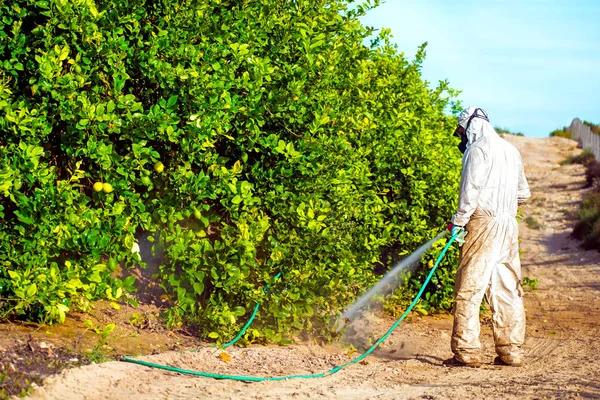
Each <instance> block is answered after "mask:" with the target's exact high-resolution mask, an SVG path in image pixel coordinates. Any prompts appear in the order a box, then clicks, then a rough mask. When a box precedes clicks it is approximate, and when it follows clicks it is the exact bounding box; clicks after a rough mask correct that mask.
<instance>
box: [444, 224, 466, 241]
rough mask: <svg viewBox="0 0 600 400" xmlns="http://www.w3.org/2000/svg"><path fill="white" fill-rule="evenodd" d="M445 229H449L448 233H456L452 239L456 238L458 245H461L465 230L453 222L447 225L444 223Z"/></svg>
mask: <svg viewBox="0 0 600 400" xmlns="http://www.w3.org/2000/svg"><path fill="white" fill-rule="evenodd" d="M446 229H448V230H449V231H450V235H452V236H454V235H456V237H455V238H454V240H456V242H457V243H458V245H459V246H462V244H463V243H464V242H465V236H467V231H466V230H465V228H464V227H462V226H460V225H454V224H453V223H449V224H448V225H446Z"/></svg>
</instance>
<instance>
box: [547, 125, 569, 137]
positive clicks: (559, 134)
mask: <svg viewBox="0 0 600 400" xmlns="http://www.w3.org/2000/svg"><path fill="white" fill-rule="evenodd" d="M550 136H551V137H552V136H557V137H563V138H567V139H573V135H572V134H571V132H569V131H568V128H567V127H566V126H565V127H564V128H562V129H555V130H553V131H552V132H550Z"/></svg>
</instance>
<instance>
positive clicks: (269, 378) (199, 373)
mask: <svg viewBox="0 0 600 400" xmlns="http://www.w3.org/2000/svg"><path fill="white" fill-rule="evenodd" d="M458 235H459V233H457V234H455V235H453V236H452V237H451V238H450V240H448V243H446V246H444V249H443V250H442V251H441V253H440V255H439V256H438V257H437V259H436V260H435V264H434V265H433V268H431V271H430V272H429V275H427V278H426V279H425V281H424V282H423V285H422V286H421V289H420V290H419V293H417V295H416V296H415V298H414V300H413V301H412V303H410V305H409V306H408V308H407V309H406V311H404V313H403V314H402V315H401V316H400V318H398V320H397V321H396V322H395V323H394V324H393V325H392V326H391V327H390V329H388V331H387V332H386V333H385V334H384V335H383V336H382V337H381V338H379V340H377V341H376V342H375V344H373V345H372V346H371V347H370V348H369V349H368V350H367V351H366V352H364V353H363V354H361V355H360V356H358V357H356V358H354V359H353V360H350V361H348V362H347V363H345V364H342V365H338V366H337V367H334V368H332V369H330V370H329V371H325V372H321V373H318V374H308V375H285V376H267V377H260V376H245V375H224V374H214V373H210V372H203V371H194V370H189V369H181V368H176V367H170V366H168V365H162V364H155V363H151V362H148V361H142V360H138V359H137V358H135V357H131V356H126V357H124V358H123V360H122V361H125V362H129V363H134V364H139V365H144V366H146V367H151V368H158V369H164V370H166V371H172V372H178V373H181V374H187V375H195V376H203V377H206V378H214V379H229V380H236V381H244V382H263V381H284V380H287V379H298V378H303V379H310V378H322V377H324V376H328V375H331V374H335V373H336V372H338V371H340V370H341V369H343V368H346V367H347V366H349V365H351V364H356V363H358V362H360V361H361V360H363V359H364V358H365V357H367V356H368V355H369V354H371V353H372V352H373V350H375V349H376V348H377V347H378V346H379V345H380V344H381V343H383V341H384V340H385V339H387V338H388V336H390V335H391V334H392V332H393V331H394V330H395V329H396V328H397V327H398V325H400V323H401V322H402V321H403V320H404V318H406V316H407V315H408V313H409V312H410V311H411V310H412V309H413V308H414V306H415V305H416V304H417V302H418V301H419V299H420V298H421V295H422V294H423V292H424V291H425V287H426V286H427V284H428V283H429V281H430V280H431V277H432V276H433V273H434V272H435V270H436V268H437V266H438V265H439V263H440V261H442V258H444V256H445V255H446V252H447V251H448V249H449V248H450V245H451V244H452V242H454V240H455V239H456V238H457V236H458ZM280 275H281V273H279V274H277V276H276V277H275V278H278V277H279V276H280ZM268 287H269V286H268V285H267V286H266V287H265V289H264V290H265V291H266V290H267V289H268ZM258 307H259V304H256V306H255V307H254V311H253V313H252V315H251V317H250V319H249V320H248V322H247V323H246V325H244V327H243V328H242V330H241V332H240V333H239V334H238V335H237V336H236V337H235V338H234V339H233V340H232V341H231V342H229V343H226V344H225V345H224V347H228V346H231V345H233V344H234V343H235V342H237V341H238V340H239V339H240V338H241V337H242V335H243V334H244V332H245V331H246V329H247V328H248V327H249V326H250V324H251V323H252V321H253V320H254V317H255V316H256V313H257V311H258Z"/></svg>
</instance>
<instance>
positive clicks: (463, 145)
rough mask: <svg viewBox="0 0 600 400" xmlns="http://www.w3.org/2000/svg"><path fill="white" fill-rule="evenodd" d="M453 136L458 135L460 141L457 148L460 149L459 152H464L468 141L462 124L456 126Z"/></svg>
mask: <svg viewBox="0 0 600 400" xmlns="http://www.w3.org/2000/svg"><path fill="white" fill-rule="evenodd" d="M454 136H458V137H459V138H460V143H459V144H458V150H460V152H461V153H462V154H465V151H466V150H467V144H468V143H469V141H468V140H467V132H466V130H465V129H464V128H463V127H462V126H460V125H459V126H457V127H456V130H455V131H454Z"/></svg>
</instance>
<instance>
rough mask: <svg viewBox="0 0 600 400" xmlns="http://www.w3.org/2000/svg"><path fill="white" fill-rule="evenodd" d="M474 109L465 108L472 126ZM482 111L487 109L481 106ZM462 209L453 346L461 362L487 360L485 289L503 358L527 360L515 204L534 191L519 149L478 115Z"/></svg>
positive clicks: (471, 131) (465, 165) (470, 133)
mask: <svg viewBox="0 0 600 400" xmlns="http://www.w3.org/2000/svg"><path fill="white" fill-rule="evenodd" d="M475 110H476V108H475V107H469V108H468V109H466V110H464V111H463V112H462V113H461V114H460V115H459V118H458V120H459V121H458V122H459V124H460V125H461V126H462V127H463V128H467V121H468V120H469V117H470V116H471V115H472V114H473V113H474V112H475ZM479 112H481V111H479ZM466 134H467V140H468V144H467V150H466V151H465V154H464V156H463V160H462V173H461V182H460V195H459V200H458V210H457V212H456V214H455V215H454V217H453V218H452V223H453V224H454V225H458V226H463V227H465V229H466V231H467V232H468V233H467V236H466V237H465V242H464V244H463V246H462V247H461V251H460V261H459V265H458V270H457V274H456V283H455V287H454V292H455V303H454V327H453V331H452V342H451V347H452V351H453V353H454V355H455V358H456V359H457V360H458V361H460V362H463V363H480V362H481V343H480V342H479V310H480V306H481V302H482V300H483V296H484V294H485V295H486V297H487V300H488V303H489V305H490V308H491V311H492V315H493V316H492V327H493V332H494V342H495V345H496V353H497V354H498V355H499V356H500V358H501V359H502V361H504V362H506V363H509V364H512V363H522V362H523V350H522V348H521V346H522V345H523V342H524V340H525V310H524V308H523V298H522V295H523V291H522V289H521V282H520V280H521V262H520V260H519V248H518V235H519V233H518V225H517V220H516V214H517V206H518V205H520V204H521V203H523V202H525V201H526V200H527V199H529V197H530V192H529V185H528V184H527V179H526V178H525V174H524V171H523V164H522V161H521V155H520V154H519V151H518V150H517V149H516V148H515V147H514V146H512V145H511V144H510V143H508V142H507V141H506V140H504V139H502V138H501V137H500V136H498V134H497V133H496V131H494V128H493V127H492V126H491V125H490V123H489V122H488V121H486V120H485V119H482V118H477V117H475V118H473V119H472V120H471V122H470V124H469V126H468V129H467V133H466Z"/></svg>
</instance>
